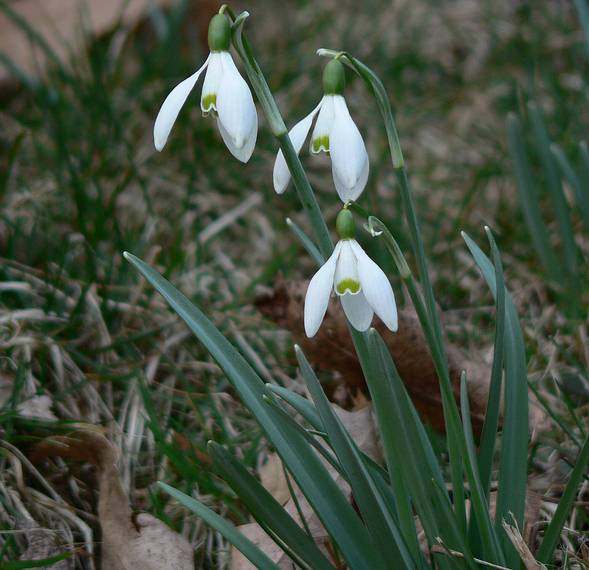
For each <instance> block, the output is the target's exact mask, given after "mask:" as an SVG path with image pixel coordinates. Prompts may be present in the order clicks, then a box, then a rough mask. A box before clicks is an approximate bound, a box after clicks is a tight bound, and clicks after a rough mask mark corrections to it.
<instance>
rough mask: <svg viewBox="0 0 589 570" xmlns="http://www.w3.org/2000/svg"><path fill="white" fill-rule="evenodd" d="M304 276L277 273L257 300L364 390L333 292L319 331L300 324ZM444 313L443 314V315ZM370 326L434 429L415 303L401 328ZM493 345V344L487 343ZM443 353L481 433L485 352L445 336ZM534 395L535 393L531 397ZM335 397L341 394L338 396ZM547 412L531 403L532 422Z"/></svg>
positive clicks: (314, 356)
mask: <svg viewBox="0 0 589 570" xmlns="http://www.w3.org/2000/svg"><path fill="white" fill-rule="evenodd" d="M307 286H308V281H284V280H282V279H279V280H278V281H277V283H276V284H275V287H274V289H273V290H272V291H271V292H270V293H267V294H264V295H260V296H259V297H258V299H257V300H256V306H257V307H258V309H259V310H260V311H261V312H262V314H264V315H265V316H266V317H268V318H270V319H271V320H273V321H274V322H275V323H276V324H277V325H278V326H280V327H282V328H285V329H287V330H289V331H290V332H291V333H292V336H293V339H294V341H295V342H296V343H297V344H299V345H300V346H301V347H302V349H303V351H304V352H305V354H306V356H307V357H308V359H309V361H310V362H311V363H313V365H314V366H316V367H318V368H321V369H323V370H326V371H333V372H336V373H338V374H339V376H340V378H341V382H342V383H343V384H345V385H346V386H348V387H349V388H350V393H352V394H354V393H356V392H357V390H359V389H360V390H364V391H365V390H366V386H365V384H364V376H363V374H362V370H361V368H360V364H359V363H358V359H357V357H356V353H355V351H354V347H353V344H352V339H351V337H350V334H349V332H348V325H347V321H346V318H345V316H344V313H343V311H342V309H341V307H340V305H339V303H338V301H337V300H336V299H335V298H333V297H332V299H331V300H330V303H329V307H328V309H327V313H326V315H325V319H324V321H323V324H322V325H321V328H320V329H319V332H318V333H317V335H316V336H315V337H314V338H312V339H309V338H307V336H306V335H305V331H304V328H303V308H304V303H305V294H306V291H307ZM441 316H442V317H443V315H441ZM374 326H375V328H376V329H377V330H378V332H379V333H380V334H381V336H382V338H383V339H384V341H385V343H386V344H387V346H388V347H389V349H390V350H391V353H392V355H393V359H394V361H395V365H396V366H397V370H398V371H399V374H400V376H401V378H402V379H403V382H404V383H405V386H406V387H407V390H408V392H409V394H410V395H411V398H412V399H413V403H414V404H415V407H416V408H417V411H418V412H419V413H420V414H421V417H422V418H423V420H424V421H425V422H426V423H428V424H430V425H431V426H432V427H433V428H434V429H436V430H438V431H443V430H444V417H443V413H442V400H441V395H440V389H439V381H438V377H437V374H436V371H435V368H434V364H433V362H432V359H431V356H430V353H429V349H428V347H427V342H426V340H425V337H424V335H423V332H422V330H421V326H420V324H419V319H418V317H417V314H416V313H415V309H414V308H413V305H411V304H408V305H407V306H406V307H404V308H402V309H400V310H399V330H398V331H397V332H396V333H392V332H391V331H389V330H388V329H387V328H386V327H385V326H384V325H383V324H382V322H381V321H380V320H377V319H375V321H374ZM491 351H492V349H491ZM446 356H447V358H448V365H449V368H450V375H451V378H452V385H453V388H454V394H455V396H456V398H457V399H458V398H459V394H460V384H459V383H460V374H461V372H462V370H465V371H466V377H467V381H468V392H469V397H470V407H471V416H472V424H473V429H474V431H475V433H476V434H479V433H480V431H481V429H482V426H483V420H484V417H485V409H486V405H487V395H488V392H489V379H490V366H489V364H488V362H485V358H484V357H483V354H482V353H481V354H468V355H467V354H465V353H464V351H462V350H461V349H460V348H459V347H457V346H455V345H453V344H451V343H449V342H446ZM532 400H533V398H532ZM338 401H339V400H338ZM545 420H546V415H545V414H544V413H543V411H542V410H541V409H540V408H539V407H538V406H531V407H530V425H531V426H532V427H534V428H536V429H538V426H541V425H543V424H544V422H545Z"/></svg>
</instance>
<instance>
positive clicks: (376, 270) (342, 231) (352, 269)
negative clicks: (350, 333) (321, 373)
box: [304, 208, 397, 338]
mask: <svg viewBox="0 0 589 570" xmlns="http://www.w3.org/2000/svg"><path fill="white" fill-rule="evenodd" d="M336 228H337V233H338V235H339V237H340V241H339V242H338V243H337V245H336V246H335V249H334V250H333V253H332V254H331V256H330V257H329V259H328V260H327V261H326V262H325V263H324V264H323V265H322V266H321V268H320V269H319V271H317V273H315V275H314V276H313V279H311V282H310V283H309V288H308V289H307V295H306V297H305V317H304V320H305V333H306V334H307V336H308V337H309V338H311V337H313V336H315V334H316V333H317V331H318V330H319V327H320V325H321V322H322V321H323V317H324V316H325V312H326V311H327V305H328V304H329V297H330V296H331V291H332V289H333V290H334V291H335V293H336V295H337V296H338V297H339V298H340V300H341V302H342V307H343V309H344V312H345V314H346V317H347V318H348V320H349V321H350V324H351V325H352V326H353V327H354V328H355V329H356V330H359V331H366V330H368V328H369V327H370V323H371V322H372V317H373V316H374V313H376V314H377V315H378V316H379V317H380V318H381V320H382V321H383V322H384V324H385V325H386V326H387V327H388V328H389V329H390V330H391V331H393V332H395V331H396V330H397V305H396V303H395V294H394V293H393V288H392V287H391V284H390V283H389V280H388V279H387V276H386V275H385V273H384V271H383V270H382V269H381V268H380V267H379V266H378V265H377V264H376V263H375V262H374V261H372V259H370V257H368V255H367V254H366V252H365V251H364V250H363V249H362V247H361V246H360V244H359V243H358V242H357V241H356V240H355V239H354V235H355V226H354V219H353V216H352V213H351V212H350V211H349V210H348V209H346V208H344V209H343V210H342V211H341V212H340V213H339V214H338V216H337V220H336Z"/></svg>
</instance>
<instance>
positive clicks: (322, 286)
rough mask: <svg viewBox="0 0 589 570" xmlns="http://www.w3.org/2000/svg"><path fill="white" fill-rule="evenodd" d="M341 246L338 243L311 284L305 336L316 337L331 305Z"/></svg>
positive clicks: (308, 294)
mask: <svg viewBox="0 0 589 570" xmlns="http://www.w3.org/2000/svg"><path fill="white" fill-rule="evenodd" d="M340 249H341V245H340V244H339V243H338V244H337V245H336V246H335V249H334V250H333V253H332V254H331V256H330V257H329V259H328V260H327V261H326V262H325V263H324V264H323V265H322V266H321V268H320V269H319V271H317V273H315V275H313V279H311V282H310V283H309V287H308V289H307V294H306V296H305V319H304V320H305V334H306V335H307V336H308V337H309V338H312V337H314V336H315V334H316V333H317V331H318V330H319V327H320V325H321V322H322V321H323V317H324V316H325V311H327V305H328V304H329V296H330V295H331V289H332V287H333V274H334V273H335V266H336V263H337V258H338V256H339V252H340Z"/></svg>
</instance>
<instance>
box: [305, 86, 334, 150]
mask: <svg viewBox="0 0 589 570" xmlns="http://www.w3.org/2000/svg"><path fill="white" fill-rule="evenodd" d="M334 97H335V96H334V95H324V97H323V99H322V100H321V103H322V104H321V110H320V111H319V116H318V117H317V122H316V123H315V128H314V129H313V134H312V135H311V146H310V150H311V152H312V153H314V154H317V153H319V152H321V151H323V152H328V151H329V140H330V134H331V128H332V126H333V118H334V114H333V101H334Z"/></svg>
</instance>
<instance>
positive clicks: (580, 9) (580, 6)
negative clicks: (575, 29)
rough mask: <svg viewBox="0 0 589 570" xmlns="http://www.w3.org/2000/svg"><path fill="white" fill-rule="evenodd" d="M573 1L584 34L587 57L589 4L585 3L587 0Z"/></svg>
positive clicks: (588, 48)
mask: <svg viewBox="0 0 589 570" xmlns="http://www.w3.org/2000/svg"><path fill="white" fill-rule="evenodd" d="M574 1H575V8H576V9H577V14H578V15H579V20H580V22H581V28H583V34H584V36H585V51H586V52H587V57H589V6H588V5H587V0H574Z"/></svg>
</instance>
